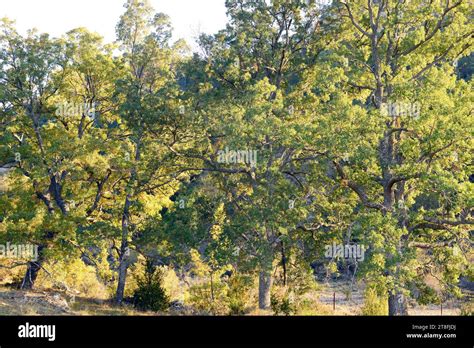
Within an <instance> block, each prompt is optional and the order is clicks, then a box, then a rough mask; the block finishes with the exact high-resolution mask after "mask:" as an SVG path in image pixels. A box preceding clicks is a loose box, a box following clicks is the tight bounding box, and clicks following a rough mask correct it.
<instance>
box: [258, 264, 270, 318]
mask: <svg viewBox="0 0 474 348" xmlns="http://www.w3.org/2000/svg"><path fill="white" fill-rule="evenodd" d="M271 289H272V273H271V269H270V270H269V269H266V270H263V271H261V272H260V274H259V279H258V307H259V308H260V309H269V308H270V293H271Z"/></svg>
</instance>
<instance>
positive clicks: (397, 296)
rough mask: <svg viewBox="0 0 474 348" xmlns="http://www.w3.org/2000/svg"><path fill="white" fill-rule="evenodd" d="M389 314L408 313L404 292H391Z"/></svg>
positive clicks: (399, 314)
mask: <svg viewBox="0 0 474 348" xmlns="http://www.w3.org/2000/svg"><path fill="white" fill-rule="evenodd" d="M388 315H390V316H403V315H408V306H407V301H406V298H405V296H404V295H403V294H402V293H390V295H389V297H388Z"/></svg>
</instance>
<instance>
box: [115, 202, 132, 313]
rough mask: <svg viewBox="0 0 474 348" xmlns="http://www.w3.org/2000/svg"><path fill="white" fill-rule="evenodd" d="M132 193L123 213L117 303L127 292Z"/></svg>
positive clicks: (120, 301)
mask: <svg viewBox="0 0 474 348" xmlns="http://www.w3.org/2000/svg"><path fill="white" fill-rule="evenodd" d="M130 204H131V201H130V195H127V198H126V199H125V204H124V207H123V213H122V243H121V245H120V255H119V271H118V278H119V279H118V284H117V292H116V296H115V300H116V302H117V303H119V304H120V303H122V301H123V295H124V292H125V282H126V279H127V270H128V263H127V262H128V261H127V256H128V227H129V215H130Z"/></svg>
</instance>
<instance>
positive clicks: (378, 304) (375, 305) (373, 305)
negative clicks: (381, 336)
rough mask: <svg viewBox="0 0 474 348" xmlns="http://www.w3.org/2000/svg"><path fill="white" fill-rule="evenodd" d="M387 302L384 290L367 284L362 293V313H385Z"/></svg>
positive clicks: (386, 311)
mask: <svg viewBox="0 0 474 348" xmlns="http://www.w3.org/2000/svg"><path fill="white" fill-rule="evenodd" d="M387 314H388V302H387V297H386V293H385V292H381V291H380V290H377V289H376V288H375V287H373V286H368V287H367V288H366V289H365V293H364V306H363V307H362V315H387Z"/></svg>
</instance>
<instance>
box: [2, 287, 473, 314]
mask: <svg viewBox="0 0 474 348" xmlns="http://www.w3.org/2000/svg"><path fill="white" fill-rule="evenodd" d="M347 289H350V286H349V284H348V283H343V282H329V283H324V284H320V287H319V289H318V291H317V296H318V297H319V298H318V302H319V303H320V312H321V315H344V316H349V315H361V313H362V307H363V289H362V288H353V291H352V292H350V291H348V290H347ZM334 297H335V310H334V309H333V305H334V303H333V302H334ZM470 298H471V301H472V294H471V297H470ZM466 301H467V300H464V301H462V300H457V301H451V302H446V303H444V304H443V313H442V315H459V314H461V305H462V304H463V303H465V302H466ZM162 314H164V313H162ZM173 314H178V315H179V314H180V313H173ZM8 315H32V316H34V315H105V316H114V315H142V316H143V315H157V313H152V312H141V311H137V310H135V309H134V308H133V307H132V306H131V305H128V304H126V305H122V306H120V307H119V306H116V305H114V304H113V303H112V301H108V300H99V299H93V298H85V297H79V296H73V297H70V296H68V297H66V296H64V294H62V293H55V292H46V291H20V290H15V289H12V288H8V287H1V286H0V316H8ZM165 315H166V314H165ZM167 315H170V313H168V314H167ZM250 315H271V313H264V312H262V311H254V312H252V313H250ZM409 315H441V306H438V305H429V306H420V305H415V304H413V303H410V306H409Z"/></svg>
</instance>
